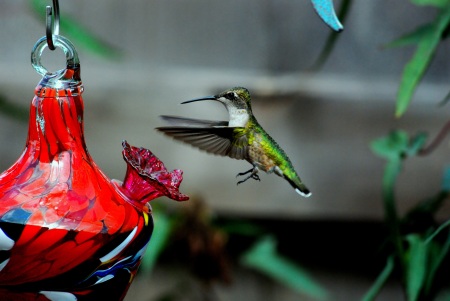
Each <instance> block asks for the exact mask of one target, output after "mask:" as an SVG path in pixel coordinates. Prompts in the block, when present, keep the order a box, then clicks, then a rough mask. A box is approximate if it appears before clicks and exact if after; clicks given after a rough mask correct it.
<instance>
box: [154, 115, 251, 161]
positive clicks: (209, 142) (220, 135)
mask: <svg viewBox="0 0 450 301" xmlns="http://www.w3.org/2000/svg"><path fill="white" fill-rule="evenodd" d="M227 123H228V122H227ZM199 125H200V124H199ZM240 129H242V131H243V130H244V129H243V128H235V127H224V126H219V127H212V126H209V127H192V126H191V127H189V126H167V127H159V128H156V130H158V131H160V132H163V133H164V134H166V135H167V136H170V137H172V138H174V139H176V140H180V141H183V142H185V143H188V144H191V145H193V146H195V147H198V148H199V149H201V150H204V151H206V152H208V153H212V154H215V155H220V156H229V157H231V158H235V159H246V158H247V153H248V140H247V137H246V136H245V135H243V134H242V135H240V134H239V133H241V130H240Z"/></svg>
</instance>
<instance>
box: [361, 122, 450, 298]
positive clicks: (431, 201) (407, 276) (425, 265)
mask: <svg viewBox="0 0 450 301" xmlns="http://www.w3.org/2000/svg"><path fill="white" fill-rule="evenodd" d="M443 131H444V133H446V132H447V131H448V126H445V127H444V128H443ZM442 137H444V135H443V134H441V135H438V136H437V138H436V139H438V141H436V140H435V141H433V142H432V143H430V144H429V146H428V147H425V143H426V141H427V136H426V135H425V134H418V135H415V136H413V137H409V136H408V134H407V133H406V132H404V131H399V130H397V131H393V132H391V133H390V134H389V135H387V136H385V137H382V138H379V139H376V140H374V141H373V142H372V144H371V148H372V150H373V152H374V153H375V154H377V155H379V156H380V157H382V158H384V159H386V161H387V163H386V166H385V170H384V176H383V181H382V187H383V200H384V211H385V220H386V225H387V227H388V231H389V238H388V241H389V246H391V247H392V253H391V255H389V257H388V259H387V263H386V266H385V268H384V269H383V270H382V272H381V273H380V275H379V277H378V278H377V280H376V281H375V282H374V284H373V286H372V288H371V289H370V290H369V291H368V292H367V294H366V295H365V296H364V298H363V300H364V301H370V300H375V298H376V296H377V295H378V293H379V292H380V291H381V290H382V288H383V285H384V284H385V283H386V281H387V280H388V278H389V277H390V276H392V274H393V272H394V270H395V269H396V268H397V270H399V271H400V274H401V278H402V279H401V283H402V284H403V286H404V291H405V295H406V300H408V301H417V300H435V298H436V297H437V296H438V294H439V293H440V291H441V290H442V289H443V288H442V287H441V282H439V281H435V280H436V275H437V274H438V273H443V272H444V271H443V265H442V263H443V262H444V260H445V259H446V258H448V256H449V249H450V231H449V225H450V219H449V220H448V221H447V222H445V223H443V224H442V225H439V223H438V222H437V221H436V218H435V215H436V213H437V212H438V211H439V209H440V208H441V206H442V204H443V203H444V201H448V198H449V193H450V190H449V188H450V167H449V168H447V169H446V170H445V171H444V176H443V181H442V185H441V190H440V191H438V192H437V194H436V195H434V196H431V197H430V198H428V199H426V200H423V201H421V202H419V203H418V204H417V205H416V206H415V207H414V208H412V209H411V210H410V211H409V212H408V213H407V214H406V215H405V216H404V217H400V216H399V215H398V212H397V207H396V204H397V197H396V194H395V187H396V184H397V180H398V176H399V174H400V173H401V170H402V168H403V165H404V163H405V161H406V160H407V158H410V157H413V156H420V155H425V154H426V155H428V154H430V147H432V148H435V147H436V146H437V145H438V144H439V142H440V141H441V140H442ZM447 289H448V288H447Z"/></svg>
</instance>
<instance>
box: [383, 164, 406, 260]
mask: <svg viewBox="0 0 450 301" xmlns="http://www.w3.org/2000/svg"><path fill="white" fill-rule="evenodd" d="M401 162H402V160H401V159H400V158H398V159H392V160H391V161H389V162H388V163H387V165H386V168H385V172H384V176H383V200H384V212H385V220H386V224H387V226H388V228H389V234H390V238H391V241H392V243H393V244H394V248H395V251H396V253H397V255H398V257H399V258H400V261H401V263H402V265H403V264H404V248H403V244H402V238H401V235H400V222H399V218H398V213H397V207H396V203H395V183H396V181H397V178H398V175H399V174H400V170H401Z"/></svg>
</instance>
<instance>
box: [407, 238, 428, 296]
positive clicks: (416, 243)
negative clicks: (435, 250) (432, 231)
mask: <svg viewBox="0 0 450 301" xmlns="http://www.w3.org/2000/svg"><path fill="white" fill-rule="evenodd" d="M406 240H407V242H408V243H409V250H408V256H407V261H406V277H405V281H406V294H407V296H408V300H409V301H416V300H418V298H419V295H420V291H421V289H422V287H423V286H424V284H425V280H426V275H427V253H428V246H427V244H426V243H425V242H424V241H423V240H422V239H421V237H420V236H419V235H417V234H411V235H408V236H407V237H406Z"/></svg>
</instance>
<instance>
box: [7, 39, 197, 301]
mask: <svg viewBox="0 0 450 301" xmlns="http://www.w3.org/2000/svg"><path fill="white" fill-rule="evenodd" d="M54 44H55V46H56V47H59V48H61V49H62V50H63V51H64V52H65V54H66V61H67V66H66V68H65V69H63V70H59V71H57V72H54V73H50V72H48V71H47V70H46V69H45V68H44V67H43V66H42V65H41V63H40V57H41V55H42V52H43V51H44V49H45V48H46V46H47V43H46V39H45V37H44V38H42V39H40V40H39V41H38V42H37V43H36V46H35V47H34V49H33V52H32V64H33V67H34V68H35V69H36V70H37V71H38V73H40V74H41V75H43V78H42V80H41V82H40V83H39V84H38V86H37V87H36V90H35V97H34V98H33V100H32V103H31V107H30V119H29V129H28V138H27V141H26V146H25V150H24V152H23V153H22V155H21V156H20V158H19V159H18V160H17V161H16V162H15V163H14V164H13V165H12V166H11V167H10V168H9V169H8V170H6V171H5V172H3V173H2V174H1V175H0V300H122V299H123V298H124V296H125V294H126V292H127V290H128V288H129V285H130V284H131V281H132V280H133V277H134V275H135V274H136V272H137V269H138V267H139V264H140V260H141V257H142V254H143V252H144V251H145V249H146V246H147V244H148V242H149V240H150V236H151V234H152V230H153V221H152V217H151V209H150V206H149V205H148V204H147V202H149V201H150V200H151V199H153V198H156V197H159V196H162V195H165V196H168V197H170V198H172V199H175V200H178V201H182V200H187V199H188V197H187V196H185V195H183V194H181V193H180V192H179V191H178V187H179V185H180V183H181V180H182V172H181V171H180V170H175V171H173V172H168V171H167V170H166V169H165V167H164V165H163V164H162V162H161V161H159V160H158V158H156V157H155V156H154V155H153V154H152V153H151V152H150V151H149V150H146V149H143V148H135V147H133V146H130V145H128V143H126V142H124V143H123V157H124V159H125V161H126V162H127V173H126V176H125V179H124V181H123V182H120V181H116V180H113V181H111V180H110V179H108V178H107V177H106V176H105V175H104V174H103V173H102V171H101V170H100V169H99V168H98V167H97V165H96V164H95V162H94V161H93V160H92V158H91V156H90V155H89V152H88V151H87V149H86V145H85V140H84V128H83V110H84V107H83V99H82V97H81V94H82V92H83V85H82V82H81V79H80V63H79V60H78V56H77V53H76V51H75V48H74V47H73V45H72V44H71V43H70V41H68V40H67V39H65V38H64V37H62V36H54Z"/></svg>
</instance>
